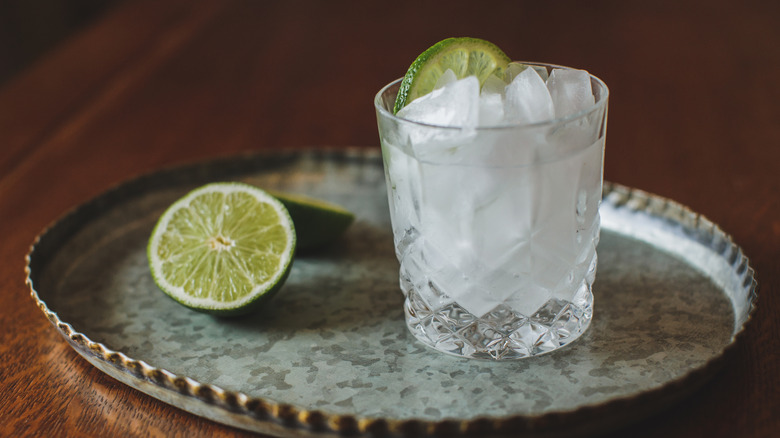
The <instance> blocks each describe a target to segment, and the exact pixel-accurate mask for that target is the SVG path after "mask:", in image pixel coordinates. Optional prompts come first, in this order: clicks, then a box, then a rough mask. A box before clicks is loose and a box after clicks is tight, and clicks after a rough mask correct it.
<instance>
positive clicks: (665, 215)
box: [27, 149, 757, 437]
mask: <svg viewBox="0 0 780 438" xmlns="http://www.w3.org/2000/svg"><path fill="white" fill-rule="evenodd" d="M221 180H240V181H245V182H248V183H251V184H256V185H258V186H260V187H267V188H273V189H277V190H287V191H291V192H300V193H306V194H309V195H312V196H315V197H320V198H323V199H326V200H330V201H333V202H337V203H340V204H342V205H344V206H345V207H347V208H348V209H350V210H352V211H353V212H355V213H356V215H357V220H356V222H355V223H354V224H353V226H352V227H351V228H350V229H349V230H348V232H347V233H346V234H345V235H344V236H343V237H342V238H341V239H340V240H339V241H338V242H336V244H334V245H333V246H331V247H328V248H325V249H323V250H319V251H317V252H311V253H307V254H298V255H297V257H296V260H295V262H294V265H293V270H292V272H291V274H290V277H289V279H288V281H287V283H286V284H285V286H284V288H283V289H282V291H281V292H280V293H279V295H278V296H277V297H276V298H274V300H273V301H272V302H270V304H269V305H268V306H266V308H265V309H263V310H262V311H261V312H259V313H257V314H254V315H249V316H246V317H242V318H239V319H220V318H216V317H212V316H209V315H206V314H201V313H197V312H194V311H191V310H189V309H186V308H184V307H182V306H180V305H179V304H177V303H175V302H173V301H172V300H170V299H169V298H167V297H166V296H165V295H164V294H163V293H162V292H161V291H159V290H158V289H157V288H156V286H155V285H154V282H153V280H152V278H151V276H150V274H149V271H148V267H147V262H146V255H145V248H146V242H147V239H148V236H149V234H150V232H151V229H152V226H153V225H154V223H155V221H156V219H157V218H158V216H159V215H160V214H161V213H162V211H163V210H164V209H165V207H167V206H168V205H169V204H170V203H171V202H173V201H174V200H175V199H177V198H178V197H179V196H181V195H183V194H184V193H186V192H187V191H188V190H190V189H192V188H194V187H196V186H198V185H201V184H204V183H206V182H211V181H221ZM601 212H602V220H603V227H602V238H601V243H600V244H599V248H598V253H599V267H598V274H597V279H596V283H595V285H594V295H595V312H594V318H593V322H592V325H591V327H590V329H589V330H588V332H587V333H586V334H585V335H583V337H582V338H580V339H579V340H578V341H577V342H576V343H574V344H572V345H570V346H567V347H566V348H563V349H562V350H559V351H556V352H554V353H551V354H549V355H544V356H541V357H536V358H531V359H524V360H520V361H512V362H498V363H495V362H488V361H479V360H473V359H472V360H469V359H461V358H455V357H451V356H447V355H444V354H441V353H438V352H435V351H433V350H431V349H428V348H426V347H424V346H422V345H421V344H419V343H418V342H417V341H415V340H414V338H413V337H412V336H411V334H409V333H408V332H407V330H406V327H405V325H404V318H403V310H402V302H403V296H402V294H401V292H400V290H399V287H398V263H397V261H396V259H395V256H394V253H393V244H392V235H391V231H390V226H389V216H388V212H387V200H386V192H385V186H384V174H383V170H382V160H381V156H380V155H379V154H378V153H377V151H375V150H364V149H335V150H285V151H278V152H272V153H265V154H258V155H248V156H241V157H230V158H225V159H222V160H216V161H212V162H208V163H200V164H194V165H189V166H184V167H180V168H175V169H169V170H164V171H160V172H157V173H154V174H150V175H146V176H142V177H139V178H137V179H134V180H132V181H130V182H127V183H125V184H122V185H120V186H118V187H116V188H114V189H113V190H110V191H108V192H106V193H105V194H103V195H101V196H99V197H98V198H96V199H94V200H92V201H90V202H88V203H86V204H84V205H81V206H79V207H77V208H75V209H74V210H72V211H71V212H70V213H68V214H67V215H65V216H64V217H63V218H62V219H61V220H59V221H57V222H56V223H54V224H53V225H52V226H50V227H49V228H48V229H47V230H45V231H44V232H43V233H42V234H41V235H40V236H39V238H38V239H37V240H36V242H35V243H34V245H33V247H32V248H31V250H30V253H29V255H28V265H27V275H28V277H27V282H28V284H29V286H30V289H31V292H32V296H33V298H34V299H35V300H36V303H37V305H38V307H39V308H40V309H41V310H42V311H43V312H44V313H45V314H46V316H47V317H48V319H49V320H50V321H51V322H52V323H53V324H54V326H55V327H56V328H57V330H59V331H60V332H61V333H62V334H63V335H64V336H65V338H66V339H67V340H68V342H69V343H70V344H71V345H72V346H73V348H74V349H75V350H76V351H77V352H78V353H79V354H81V355H82V356H84V357H85V358H86V359H87V360H88V361H89V362H91V363H92V364H93V365H95V366H97V367H98V368H99V369H101V370H102V371H104V372H105V373H107V374H109V375H111V376H113V377H115V378H117V379H118V380H120V381H122V382H124V383H126V384H128V385H130V386H132V387H135V388H137V389H139V390H141V391H143V392H145V393H147V394H149V395H151V396H153V397H156V398H158V399H160V400H163V401H165V402H167V403H170V404H172V405H175V406H178V407H180V408H182V409H184V410H187V411H190V412H193V413H195V414H197V415H201V416H204V417H207V418H210V419H212V420H215V421H218V422H222V423H225V424H230V425H233V426H236V427H240V428H244V429H248V430H253V431H258V432H263V433H268V434H272V435H278V436H346V435H350V436H354V435H358V436H377V437H384V436H458V435H469V434H480V436H482V435H507V434H515V433H524V434H526V435H527V436H565V435H567V434H571V433H577V434H578V435H582V434H583V433H588V432H599V431H604V430H608V429H613V428H616V427H619V426H620V425H622V424H625V423H628V422H631V421H634V420H637V419H639V418H642V417H644V416H646V415H648V414H650V413H653V412H656V411H658V410H660V409H663V408H665V407H668V406H670V405H671V404H672V403H674V402H676V401H678V400H680V399H681V398H682V397H685V396H686V395H688V394H689V393H691V392H692V391H694V390H695V389H696V388H698V387H699V386H700V385H701V384H702V383H704V382H705V381H706V380H708V379H709V378H711V377H712V376H713V375H714V373H715V372H716V371H717V370H718V369H719V367H720V366H721V365H722V364H723V362H724V361H725V360H726V359H727V358H729V357H730V356H732V355H733V352H734V351H735V345H736V343H737V342H738V340H739V338H740V336H742V335H743V333H744V325H745V324H746V323H747V322H748V321H749V319H750V315H751V314H752V313H753V312H754V310H755V301H756V296H757V295H756V294H757V291H756V281H755V275H754V273H753V270H752V269H751V268H750V266H749V263H748V260H747V258H746V257H745V256H744V255H743V254H742V251H741V250H740V248H739V247H738V246H737V245H735V244H734V242H733V241H732V239H731V238H730V237H729V236H728V235H727V234H726V233H724V232H723V231H722V230H720V229H719V228H718V227H717V226H716V225H714V224H712V223H711V222H709V221H708V220H706V219H705V218H703V217H701V216H699V215H697V214H695V213H693V212H691V211H690V210H689V209H687V208H685V207H683V206H680V205H678V204H676V203H674V202H672V201H669V200H667V199H663V198H660V197H657V196H653V195H650V194H646V193H644V192H641V191H638V190H632V189H629V188H625V187H621V186H616V185H610V184H607V185H606V187H605V192H604V202H603V204H602V209H601Z"/></svg>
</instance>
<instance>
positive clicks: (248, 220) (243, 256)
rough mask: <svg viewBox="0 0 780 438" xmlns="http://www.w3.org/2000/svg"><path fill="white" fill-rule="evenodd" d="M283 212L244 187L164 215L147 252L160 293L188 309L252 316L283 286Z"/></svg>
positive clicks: (200, 193)
mask: <svg viewBox="0 0 780 438" xmlns="http://www.w3.org/2000/svg"><path fill="white" fill-rule="evenodd" d="M295 245H296V238H295V228H294V226H293V222H292V219H291V218H290V215H289V213H288V212H287V210H286V209H285V207H284V205H282V203H281V202H279V201H278V200H277V199H276V198H274V197H273V196H271V195H269V194H268V193H267V192H265V191H263V190H261V189H259V188H257V187H254V186H250V185H247V184H243V183H234V182H229V183H213V184H207V185H205V186H203V187H200V188H198V189H195V190H193V191H192V192H190V193H188V194H187V195H185V196H184V197H182V198H181V199H179V200H178V201H176V202H174V203H173V204H172V205H171V206H170V207H168V209H167V210H166V211H165V213H163V215H162V216H161V217H160V219H159V220H158V222H157V225H156V226H155V227H154V231H152V235H151V237H150V238H149V244H148V246H147V257H148V260H149V268H150V270H151V273H152V277H153V278H154V281H155V282H156V283H157V285H158V286H159V288H160V289H162V291H163V292H165V293H166V294H168V296H170V297H171V298H173V299H174V300H176V301H178V302H179V303H181V304H183V305H185V306H187V307H190V308H192V309H196V310H200V311H204V312H208V313H214V314H220V315H230V314H241V313H247V312H249V311H251V310H254V309H255V308H256V307H257V306H258V305H259V304H260V303H261V302H264V301H265V300H267V299H268V298H270V297H271V296H272V295H273V294H274V293H275V292H277V291H278V290H279V288H280V287H281V286H282V284H283V283H284V281H285V279H286V278H287V275H288V274H289V272H290V267H291V266H292V260H293V254H294V251H295Z"/></svg>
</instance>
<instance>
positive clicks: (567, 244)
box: [375, 65, 608, 359]
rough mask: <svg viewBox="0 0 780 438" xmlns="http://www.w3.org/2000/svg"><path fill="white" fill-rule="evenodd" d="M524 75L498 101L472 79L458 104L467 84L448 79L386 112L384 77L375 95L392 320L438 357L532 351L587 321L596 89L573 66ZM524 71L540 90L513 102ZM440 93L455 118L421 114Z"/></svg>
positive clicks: (599, 151) (551, 346)
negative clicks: (394, 280)
mask: <svg viewBox="0 0 780 438" xmlns="http://www.w3.org/2000/svg"><path fill="white" fill-rule="evenodd" d="M528 70H529V72H526V73H524V74H525V75H526V76H528V78H523V81H526V82H527V84H526V83H521V84H519V85H510V86H507V88H506V89H505V90H500V91H499V92H498V93H497V94H496V96H498V97H496V96H493V95H488V94H490V93H488V92H487V90H486V87H489V86H494V85H495V84H493V85H489V84H485V85H484V86H483V89H482V94H481V95H479V97H478V98H477V100H476V101H474V99H473V96H472V94H473V92H471V91H468V92H464V93H466V94H468V93H472V94H469V96H470V97H468V98H465V97H463V98H462V97H461V94H460V93H461V91H462V90H458V89H457V88H458V87H460V88H461V89H463V90H466V89H471V88H473V87H474V85H473V84H471V83H468V81H466V80H461V81H454V82H450V83H449V84H444V86H442V87H441V89H440V90H436V91H434V92H432V93H431V95H434V94H435V93H438V95H434V96H432V97H431V99H429V100H432V101H434V100H436V99H439V100H440V102H431V104H430V106H426V105H427V103H421V105H420V107H419V108H410V110H409V111H408V112H406V113H404V111H403V110H402V111H401V112H399V113H398V114H397V115H394V114H393V101H394V100H395V97H396V93H397V90H398V87H399V83H400V81H396V82H393V83H391V84H389V85H387V86H386V87H385V88H383V89H382V90H381V91H380V92H379V93H378V94H377V96H376V99H375V107H376V112H377V120H378V126H379V135H380V140H381V145H382V153H383V157H384V166H385V175H386V181H387V190H388V199H389V205H390V214H391V220H392V226H393V235H394V241H395V248H396V255H397V257H398V260H399V262H400V283H401V289H402V291H403V293H404V295H405V296H406V301H405V305H404V307H405V313H406V322H407V325H408V327H409V329H410V330H411V332H412V333H413V334H414V335H415V337H416V338H417V339H419V340H420V341H422V342H423V343H425V344H427V345H429V346H431V347H433V348H435V349H437V350H440V351H444V352H447V353H450V354H454V355H458V356H465V357H478V358H492V359H510V358H522V357H528V356H534V355H538V354H542V353H546V352H549V351H552V350H555V349H557V348H560V347H562V346H564V345H566V344H568V343H569V342H571V341H573V340H574V339H576V338H577V337H579V336H580V335H581V334H582V333H583V332H584V331H585V330H586V328H587V327H588V325H589V323H590V321H591V317H592V309H593V294H592V291H591V286H592V284H593V281H594V278H595V273H596V264H597V263H596V260H597V257H596V245H597V243H598V240H599V214H598V208H599V203H600V201H601V188H602V173H603V154H604V140H605V135H606V119H607V95H608V92H607V88H606V86H605V85H604V83H603V82H602V81H601V80H599V79H598V78H596V77H594V76H591V75H588V74H587V73H585V72H583V71H581V70H574V69H568V68H565V67H558V66H549V65H534V66H533V67H532V68H529V69H528ZM530 70H534V72H530ZM534 74H536V75H538V76H539V77H540V78H541V79H542V81H543V82H542V83H543V84H544V85H545V86H546V87H548V93H549V95H548V96H549V97H548V96H544V97H543V98H542V99H541V100H539V101H538V102H531V104H530V106H529V107H527V108H526V107H524V105H526V100H523V99H526V98H525V97H523V98H521V99H520V100H518V98H517V96H516V94H517V93H527V92H528V87H529V86H531V87H533V86H536V85H538V80H537V79H536V76H534ZM548 75H551V77H550V79H549V80H548V79H547V76H548ZM583 75H586V76H583ZM574 76H578V77H579V79H580V84H579V85H576V86H570V85H571V84H570V83H569V82H571V81H569V79H570V77H574ZM583 77H584V78H585V79H584V81H586V82H587V93H590V95H589V96H588V95H585V96H584V98H583V95H582V94H583V90H582V89H581V87H580V88H577V87H579V86H580V85H581V84H582V78H583ZM556 78H557V79H556ZM545 80H546V84H545V83H544V81H545ZM556 80H557V81H558V83H557V85H554V84H552V83H554V82H555V81H556ZM518 81H519V82H522V81H520V80H517V81H513V82H512V83H513V84H514V82H518ZM575 82H576V81H575ZM529 84H531V85H529ZM535 84H536V85H535ZM512 86H514V88H510V87H512ZM448 87H449V89H448ZM556 87H558V88H556ZM499 88H500V87H499ZM453 90H455V91H453ZM477 90H479V86H477ZM518 90H519V91H518ZM536 91H539V89H536ZM536 91H534V90H531V92H530V93H531V94H533V93H535V92H536ZM502 92H503V94H502ZM447 93H450V94H452V93H455V94H456V95H457V97H456V98H453V99H455V100H456V101H458V102H457V105H462V104H463V102H461V101H465V100H468V102H466V105H467V106H469V105H470V106H471V109H468V108H467V109H465V110H464V111H465V112H466V113H468V114H466V115H465V116H461V115H457V114H456V115H454V116H453V115H443V116H441V115H439V116H432V118H431V117H429V118H426V117H427V116H428V113H429V112H431V111H445V112H446V111H449V110H452V109H453V108H454V107H453V106H452V105H454V104H452V103H450V102H448V101H447V99H449V97H448V96H447V95H446V94H447ZM477 93H479V91H477ZM513 93H514V94H513ZM587 93H586V94H587ZM466 94H463V95H464V96H465V95H466ZM512 99H515V100H514V102H512V101H511V100H512ZM420 100H422V98H421V99H420ZM442 102H444V104H442ZM572 102H573V103H572ZM410 107H411V105H410ZM564 107H565V108H564ZM540 108H541V109H540ZM540 112H541V114H540ZM420 114H422V115H423V116H422V117H419V115H420ZM412 119H415V120H412ZM474 119H479V120H477V121H475V120H474ZM430 120H433V122H431V121H430ZM441 120H444V121H443V122H441Z"/></svg>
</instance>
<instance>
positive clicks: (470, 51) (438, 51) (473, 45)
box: [393, 38, 511, 113]
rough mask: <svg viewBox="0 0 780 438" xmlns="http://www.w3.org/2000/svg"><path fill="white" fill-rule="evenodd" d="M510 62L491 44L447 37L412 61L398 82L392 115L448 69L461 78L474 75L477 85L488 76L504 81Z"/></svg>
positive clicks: (477, 39) (425, 90) (429, 90)
mask: <svg viewBox="0 0 780 438" xmlns="http://www.w3.org/2000/svg"><path fill="white" fill-rule="evenodd" d="M510 61H511V60H510V59H509V57H508V56H507V55H506V54H505V53H504V52H502V51H501V49H499V48H498V47H497V46H496V45H495V44H493V43H491V42H488V41H485V40H481V39H479V38H447V39H446V40H442V41H439V42H438V43H436V44H434V45H433V46H431V47H430V48H429V49H428V50H426V51H424V52H423V53H422V54H421V55H420V56H418V57H417V59H415V60H414V62H413V63H412V65H411V66H409V70H407V72H406V75H405V76H404V78H403V80H402V81H401V87H400V88H399V89H398V96H397V97H396V99H395V105H394V107H393V113H397V112H398V111H399V110H400V109H401V108H403V107H404V106H406V105H407V104H408V103H409V102H411V101H413V100H414V99H417V98H418V97H420V96H424V95H426V94H428V93H430V92H431V91H433V89H434V87H435V86H436V82H437V81H438V80H439V77H440V76H441V75H442V74H444V72H446V71H447V69H450V70H452V72H453V73H455V77H457V78H458V79H463V78H465V77H467V76H476V77H477V79H478V80H479V84H480V86H481V85H482V84H483V83H485V80H486V79H487V78H488V77H489V76H490V75H495V76H498V77H499V78H500V79H503V78H504V69H505V68H506V67H507V65H508V64H509V62H510Z"/></svg>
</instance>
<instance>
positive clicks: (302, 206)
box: [268, 190, 355, 251]
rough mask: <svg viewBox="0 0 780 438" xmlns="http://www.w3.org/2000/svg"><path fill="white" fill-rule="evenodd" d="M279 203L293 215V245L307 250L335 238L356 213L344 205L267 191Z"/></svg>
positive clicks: (344, 229) (325, 243)
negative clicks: (295, 238) (294, 239)
mask: <svg viewBox="0 0 780 438" xmlns="http://www.w3.org/2000/svg"><path fill="white" fill-rule="evenodd" d="M268 193H269V194H271V195H272V196H274V197H275V198H276V199H278V200H279V201H281V202H282V204H284V206H285V207H286V208H287V211H288V212H289V213H290V217H292V220H293V223H294V224H295V233H296V236H297V244H296V248H297V250H298V251H306V250H309V249H316V248H319V247H322V246H325V245H327V244H329V243H332V242H333V241H335V240H336V239H337V238H338V237H339V236H341V235H342V234H343V233H344V231H346V230H347V228H349V226H350V224H352V222H353V221H354V220H355V215H354V214H353V213H352V212H351V211H349V210H346V209H345V208H343V207H341V206H339V205H337V204H333V203H331V202H327V201H323V200H321V199H315V198H311V197H309V196H306V195H300V194H297V193H282V192H277V191H274V190H268Z"/></svg>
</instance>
